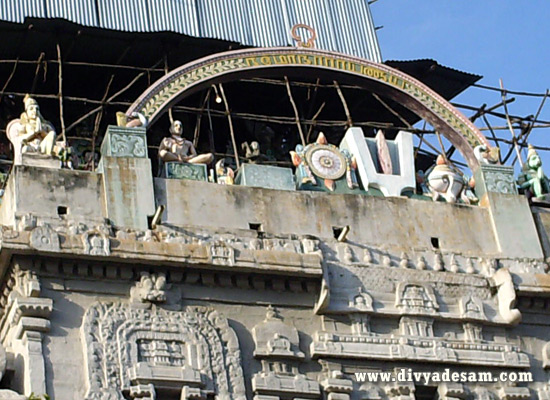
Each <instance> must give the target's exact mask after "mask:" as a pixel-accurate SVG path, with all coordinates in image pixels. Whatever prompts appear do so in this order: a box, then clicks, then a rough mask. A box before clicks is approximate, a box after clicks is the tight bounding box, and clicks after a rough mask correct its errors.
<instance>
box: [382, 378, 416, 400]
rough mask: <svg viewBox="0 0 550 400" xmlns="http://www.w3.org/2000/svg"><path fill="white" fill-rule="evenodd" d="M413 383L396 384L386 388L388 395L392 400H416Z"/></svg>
mask: <svg viewBox="0 0 550 400" xmlns="http://www.w3.org/2000/svg"><path fill="white" fill-rule="evenodd" d="M414 391H415V388H414V384H413V383H412V382H395V383H393V384H392V385H388V386H387V387H386V394H387V395H388V399H391V400H415V396H414Z"/></svg>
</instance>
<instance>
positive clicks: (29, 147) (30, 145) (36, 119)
mask: <svg viewBox="0 0 550 400" xmlns="http://www.w3.org/2000/svg"><path fill="white" fill-rule="evenodd" d="M23 102H24V104H25V111H24V112H23V113H22V114H21V117H20V118H19V119H15V120H13V121H11V122H10V123H9V124H8V126H7V128H6V133H7V135H8V138H9V139H10V141H11V142H12V143H13V147H14V153H15V163H16V164H20V163H21V154H22V153H31V152H32V153H42V154H46V155H52V152H53V150H54V145H55V137H56V133H55V129H54V127H53V125H52V124H51V123H50V122H49V121H46V120H45V119H44V117H42V115H41V114H40V107H39V106H38V103H37V102H36V100H35V99H33V98H32V97H30V96H29V95H26V96H25V98H24V99H23Z"/></svg>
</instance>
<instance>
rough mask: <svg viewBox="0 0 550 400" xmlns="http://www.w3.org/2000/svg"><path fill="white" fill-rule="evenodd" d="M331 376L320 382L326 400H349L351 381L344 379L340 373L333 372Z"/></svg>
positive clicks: (351, 388) (351, 387) (351, 389)
mask: <svg viewBox="0 0 550 400" xmlns="http://www.w3.org/2000/svg"><path fill="white" fill-rule="evenodd" d="M330 375H331V376H330V377H329V378H327V379H325V380H324V381H322V382H321V386H322V387H323V390H324V392H325V393H326V394H327V400H350V393H351V392H353V381H351V380H349V379H346V378H345V377H344V375H343V374H342V372H340V371H333V372H332V373H331V374H330Z"/></svg>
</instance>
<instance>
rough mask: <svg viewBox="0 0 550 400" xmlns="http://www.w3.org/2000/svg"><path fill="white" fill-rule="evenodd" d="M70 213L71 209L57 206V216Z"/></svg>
mask: <svg viewBox="0 0 550 400" xmlns="http://www.w3.org/2000/svg"><path fill="white" fill-rule="evenodd" d="M68 213H69V207H67V206H57V215H59V216H62V215H67V214H68Z"/></svg>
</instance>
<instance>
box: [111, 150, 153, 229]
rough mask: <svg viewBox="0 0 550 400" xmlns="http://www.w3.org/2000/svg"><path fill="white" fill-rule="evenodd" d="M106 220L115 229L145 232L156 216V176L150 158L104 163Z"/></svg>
mask: <svg viewBox="0 0 550 400" xmlns="http://www.w3.org/2000/svg"><path fill="white" fill-rule="evenodd" d="M101 172H102V175H103V181H102V183H103V192H104V193H105V199H104V202H105V216H106V217H107V218H109V220H110V221H111V223H112V224H113V225H115V226H121V227H128V228H133V229H141V230H145V229H147V227H148V223H147V216H152V215H153V214H154V213H155V200H154V198H153V193H154V192H153V175H152V172H151V160H149V159H148V158H130V157H103V158H102V159H101Z"/></svg>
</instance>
